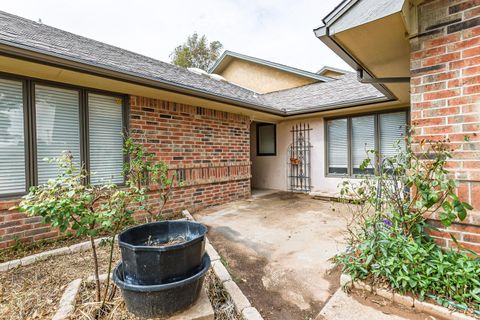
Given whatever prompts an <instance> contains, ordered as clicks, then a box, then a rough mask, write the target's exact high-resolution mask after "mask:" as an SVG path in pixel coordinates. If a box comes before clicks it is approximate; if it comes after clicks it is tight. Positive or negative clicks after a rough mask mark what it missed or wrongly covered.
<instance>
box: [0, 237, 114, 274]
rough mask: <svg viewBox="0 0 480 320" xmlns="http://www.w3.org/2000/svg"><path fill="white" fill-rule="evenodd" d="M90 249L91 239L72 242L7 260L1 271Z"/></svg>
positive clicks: (97, 240)
mask: <svg viewBox="0 0 480 320" xmlns="http://www.w3.org/2000/svg"><path fill="white" fill-rule="evenodd" d="M107 239H109V237H102V238H98V239H95V241H94V242H95V246H98V245H99V244H100V242H102V241H103V240H107ZM89 249H90V241H85V242H80V243H77V244H72V245H71V246H68V247H61V248H57V249H53V250H48V251H43V252H40V253H36V254H32V255H30V256H26V257H23V258H20V259H15V260H10V261H7V262H3V263H0V272H6V271H8V270H11V269H15V268H17V267H20V266H28V265H29V264H32V263H35V262H37V261H43V260H45V259H47V258H49V257H55V256H62V255H66V254H71V253H77V252H82V251H88V250H89Z"/></svg>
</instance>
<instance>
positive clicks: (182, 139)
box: [0, 97, 250, 249]
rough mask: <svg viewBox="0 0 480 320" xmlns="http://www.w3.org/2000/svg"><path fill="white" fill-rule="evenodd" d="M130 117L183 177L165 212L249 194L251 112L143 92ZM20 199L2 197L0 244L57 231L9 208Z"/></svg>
mask: <svg viewBox="0 0 480 320" xmlns="http://www.w3.org/2000/svg"><path fill="white" fill-rule="evenodd" d="M129 117H130V121H129V126H130V132H131V134H132V136H133V137H134V138H135V139H137V140H138V141H140V142H142V143H143V144H145V145H146V146H147V148H148V149H149V150H150V151H152V152H154V153H156V155H157V157H156V158H157V160H161V161H165V162H166V163H168V164H169V165H170V170H171V174H173V173H175V175H176V176H177V177H179V178H180V179H181V180H182V181H183V184H182V186H181V187H178V188H175V190H174V191H173V193H172V198H171V201H170V202H169V204H168V205H167V207H166V210H165V212H175V211H179V210H182V209H190V210H193V211H195V210H198V209H200V208H203V207H206V206H212V205H217V204H222V203H226V202H228V201H232V200H236V199H242V198H246V197H249V196H250V138H249V130H250V119H249V118H248V117H246V116H242V115H237V114H232V113H227V112H221V111H215V110H210V109H205V108H202V107H196V106H189V105H183V104H177V103H172V102H168V101H162V100H155V99H148V98H143V97H130V114H129ZM17 203H18V199H12V200H8V201H0V249H2V248H6V247H8V246H12V245H14V244H15V239H21V240H22V241H25V242H28V241H37V240H40V239H46V238H54V237H56V236H58V231H56V230H51V229H50V228H49V227H48V226H46V225H44V224H42V223H40V218H39V217H27V216H26V215H24V214H22V213H18V212H15V211H10V210H8V209H9V208H10V207H12V206H14V205H16V204H17Z"/></svg>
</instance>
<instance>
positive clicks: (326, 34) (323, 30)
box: [313, 25, 397, 100]
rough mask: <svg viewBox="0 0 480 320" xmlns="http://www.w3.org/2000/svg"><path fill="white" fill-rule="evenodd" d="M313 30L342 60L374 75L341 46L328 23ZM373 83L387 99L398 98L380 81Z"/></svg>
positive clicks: (370, 75)
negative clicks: (331, 32)
mask: <svg viewBox="0 0 480 320" xmlns="http://www.w3.org/2000/svg"><path fill="white" fill-rule="evenodd" d="M313 32H314V33H315V36H316V37H317V38H318V39H320V41H322V42H323V43H324V44H325V45H326V46H327V47H329V48H330V49H331V50H332V51H333V52H335V54H337V55H338V56H339V57H340V58H342V60H343V61H345V62H346V63H347V64H348V65H349V66H350V67H352V68H353V69H354V70H356V71H358V70H364V73H366V74H367V75H368V76H369V77H372V74H371V73H370V72H369V71H368V69H367V68H366V67H365V66H363V65H362V64H361V62H359V61H357V60H356V59H355V58H354V57H352V56H351V55H350V54H349V53H348V52H347V51H346V50H345V49H343V48H342V46H340V45H339V44H338V43H337V42H336V41H335V39H334V37H333V36H332V35H331V34H330V30H329V27H328V25H325V26H321V27H318V28H317V29H314V30H313ZM372 85H373V86H374V87H375V89H377V90H378V91H380V92H381V93H382V94H383V95H385V97H386V98H387V99H390V100H395V99H397V98H396V97H395V95H394V94H393V93H392V92H391V91H390V90H388V88H387V87H385V86H384V85H382V84H379V83H375V84H372Z"/></svg>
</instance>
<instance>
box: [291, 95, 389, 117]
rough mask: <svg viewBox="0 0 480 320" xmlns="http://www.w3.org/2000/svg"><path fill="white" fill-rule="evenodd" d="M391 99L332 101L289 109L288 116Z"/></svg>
mask: <svg viewBox="0 0 480 320" xmlns="http://www.w3.org/2000/svg"><path fill="white" fill-rule="evenodd" d="M390 101H392V100H391V99H389V98H387V97H375V98H371V97H370V98H362V99H356V100H350V101H345V102H340V103H332V104H326V105H321V106H316V107H311V108H305V109H302V110H301V111H296V110H295V111H287V116H298V115H304V114H310V113H319V112H324V111H331V110H339V109H346V108H353V107H359V106H364V105H371V104H378V103H384V102H390Z"/></svg>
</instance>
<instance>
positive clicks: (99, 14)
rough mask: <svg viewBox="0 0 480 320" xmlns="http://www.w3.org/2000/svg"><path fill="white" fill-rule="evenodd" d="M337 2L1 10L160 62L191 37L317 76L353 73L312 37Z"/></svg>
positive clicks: (213, 0)
mask: <svg viewBox="0 0 480 320" xmlns="http://www.w3.org/2000/svg"><path fill="white" fill-rule="evenodd" d="M338 3H340V0H258V1H254V0H250V1H248V0H177V1H175V0H169V1H166V0H156V1H154V0H136V1H127V0H97V1H94V0H86V1H78V0H77V1H72V0H63V1H60V0H2V2H1V8H0V10H3V11H7V12H9V13H13V14H16V15H19V16H22V17H25V18H28V19H32V20H35V21H38V19H39V18H41V19H42V22H43V23H44V24H47V25H50V26H53V27H56V28H60V29H63V30H66V31H69V32H73V33H76V34H79V35H82V36H85V37H88V38H93V39H95V40H99V41H102V42H106V43H108V44H112V45H116V46H118V47H121V48H124V49H128V50H131V51H134V52H137V53H141V54H144V55H147V56H150V57H153V58H156V59H159V60H162V61H169V60H170V59H169V54H170V53H171V52H172V50H173V49H174V48H175V47H176V46H177V45H179V44H181V43H183V41H184V40H186V38H187V36H188V35H189V34H191V33H193V32H194V31H197V32H198V33H199V34H205V35H206V36H207V37H208V39H209V40H219V41H220V42H222V43H223V45H224V48H225V49H227V50H232V51H237V52H240V53H243V54H247V55H251V56H254V57H258V58H262V59H267V60H271V61H274V62H278V63H283V64H286V65H289V66H293V67H297V68H300V69H305V70H308V71H313V72H315V71H317V70H318V69H320V68H321V67H322V66H324V65H329V66H332V67H337V68H343V69H350V68H349V67H348V66H347V65H346V63H345V62H343V60H341V59H340V58H339V57H337V56H336V55H335V53H333V52H332V51H331V50H330V49H328V48H327V47H326V46H325V45H324V44H323V43H322V42H321V41H320V40H318V39H317V38H316V37H315V36H314V34H313V31H312V30H313V29H314V28H315V27H317V26H319V25H321V20H322V18H323V17H324V16H325V15H327V14H328V13H329V12H330V11H331V10H332V9H333V8H334V7H335V6H336V5H337V4H338Z"/></svg>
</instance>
